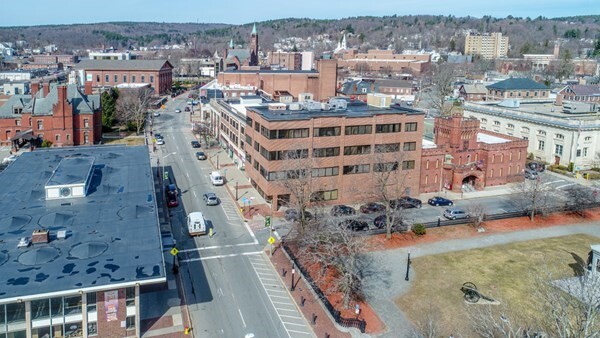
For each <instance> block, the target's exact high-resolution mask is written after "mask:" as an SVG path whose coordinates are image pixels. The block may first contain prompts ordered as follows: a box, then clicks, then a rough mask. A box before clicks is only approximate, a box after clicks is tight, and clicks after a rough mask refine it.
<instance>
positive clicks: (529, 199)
mask: <svg viewBox="0 0 600 338" xmlns="http://www.w3.org/2000/svg"><path fill="white" fill-rule="evenodd" d="M513 191H514V193H515V198H514V199H513V200H512V201H513V203H514V204H515V205H516V206H517V207H519V208H520V209H521V210H523V211H528V212H529V217H530V219H531V221H533V220H534V219H535V215H536V213H537V212H538V211H539V210H540V209H542V208H544V207H545V206H546V205H547V204H548V195H549V194H550V191H551V188H550V187H549V186H548V185H545V184H544V183H543V182H542V180H541V178H540V176H538V177H537V178H535V179H525V181H523V182H521V183H519V184H517V185H516V186H515V187H514V189H513Z"/></svg>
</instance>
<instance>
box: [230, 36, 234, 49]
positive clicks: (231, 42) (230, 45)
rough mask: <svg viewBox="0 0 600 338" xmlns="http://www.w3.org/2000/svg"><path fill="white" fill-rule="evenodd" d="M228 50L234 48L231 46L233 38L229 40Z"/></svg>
mask: <svg viewBox="0 0 600 338" xmlns="http://www.w3.org/2000/svg"><path fill="white" fill-rule="evenodd" d="M229 48H230V49H233V48H234V46H233V38H231V40H229Z"/></svg>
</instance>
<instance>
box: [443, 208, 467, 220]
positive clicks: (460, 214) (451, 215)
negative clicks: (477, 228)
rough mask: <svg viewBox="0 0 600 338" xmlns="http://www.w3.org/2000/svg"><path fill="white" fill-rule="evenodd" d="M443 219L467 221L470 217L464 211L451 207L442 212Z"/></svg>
mask: <svg viewBox="0 0 600 338" xmlns="http://www.w3.org/2000/svg"><path fill="white" fill-rule="evenodd" d="M444 217H446V218H447V219H468V218H469V217H470V216H469V214H468V213H467V212H466V211H465V210H463V209H461V208H457V207H453V208H448V209H446V210H444Z"/></svg>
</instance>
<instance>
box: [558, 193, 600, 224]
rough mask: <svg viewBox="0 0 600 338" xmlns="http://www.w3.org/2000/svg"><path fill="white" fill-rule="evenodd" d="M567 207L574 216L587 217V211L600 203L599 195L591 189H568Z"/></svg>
mask: <svg viewBox="0 0 600 338" xmlns="http://www.w3.org/2000/svg"><path fill="white" fill-rule="evenodd" d="M565 192H566V195H567V196H566V197H567V202H566V204H567V207H568V209H569V211H571V212H573V213H574V214H576V215H578V216H581V217H585V216H586V213H585V210H586V209H588V207H589V206H590V204H592V203H595V202H597V201H598V193H597V192H596V191H594V190H593V189H591V188H589V187H584V186H571V187H569V188H567V189H566V191H565Z"/></svg>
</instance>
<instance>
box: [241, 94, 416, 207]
mask: <svg viewBox="0 0 600 338" xmlns="http://www.w3.org/2000/svg"><path fill="white" fill-rule="evenodd" d="M334 101H338V100H332V101H330V102H329V104H328V107H326V108H329V109H325V110H322V109H314V108H315V107H316V106H315V105H314V104H315V103H316V102H312V103H309V104H307V106H305V107H304V109H300V106H298V104H297V103H296V104H295V105H297V106H295V107H294V104H292V105H290V107H292V108H291V109H290V108H288V106H286V105H285V104H282V103H272V104H269V105H268V106H267V107H265V106H262V107H247V108H246V117H247V123H246V128H245V135H246V139H245V143H244V150H245V152H246V155H245V160H246V165H245V168H246V174H247V175H248V177H249V178H250V183H251V184H252V185H253V186H254V187H255V188H256V189H257V190H258V191H259V193H260V194H261V195H263V196H264V197H265V198H266V199H267V200H271V202H272V206H273V207H274V208H275V210H277V209H278V208H279V207H281V206H285V205H286V204H287V203H288V202H290V200H292V199H293V196H291V194H290V191H289V190H287V189H286V188H285V187H284V186H282V184H281V183H279V182H278V181H280V180H281V179H284V178H285V177H286V175H287V171H289V170H299V169H302V168H298V167H297V165H298V161H296V160H294V159H293V160H283V159H284V158H285V157H286V156H287V155H286V154H290V153H293V154H297V156H298V159H299V160H300V161H301V162H302V163H305V164H306V165H307V166H309V167H310V170H311V177H312V178H311V182H312V183H311V184H313V185H314V186H317V187H319V188H314V190H315V191H314V197H315V198H316V199H318V200H319V201H321V202H323V203H325V204H343V203H357V202H362V201H372V200H376V199H377V192H376V188H375V182H374V177H375V176H376V175H377V174H378V173H381V172H382V171H385V170H388V169H389V170H393V171H394V172H396V173H398V175H399V176H402V177H404V179H403V183H402V186H400V185H398V186H397V187H398V190H395V189H393V188H390V191H392V192H391V194H392V195H402V194H405V195H414V194H418V192H419V172H420V167H421V161H420V158H421V141H422V128H423V116H424V115H423V113H421V112H419V111H416V110H412V109H406V108H402V107H396V106H394V107H392V108H377V107H370V106H367V105H365V104H358V103H357V104H348V105H347V108H345V109H331V108H330V107H333V106H335V105H337V104H338V103H336V102H334ZM344 102H346V101H344ZM316 104H317V105H318V103H316ZM318 106H319V107H322V106H321V105H318ZM343 106H345V105H342V107H343ZM317 190H318V191H317ZM393 197H399V196H393Z"/></svg>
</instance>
